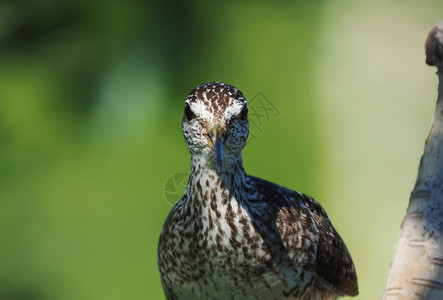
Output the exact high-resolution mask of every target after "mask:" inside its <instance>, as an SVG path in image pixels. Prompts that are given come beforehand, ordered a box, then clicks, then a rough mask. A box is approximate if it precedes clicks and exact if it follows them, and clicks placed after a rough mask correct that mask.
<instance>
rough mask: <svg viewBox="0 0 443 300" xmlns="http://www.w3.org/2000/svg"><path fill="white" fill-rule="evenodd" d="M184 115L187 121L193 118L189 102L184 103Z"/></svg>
mask: <svg viewBox="0 0 443 300" xmlns="http://www.w3.org/2000/svg"><path fill="white" fill-rule="evenodd" d="M185 117H186V120H188V121H191V120H192V119H194V118H195V117H196V116H195V114H194V112H193V111H192V109H191V106H190V105H189V103H186V104H185Z"/></svg>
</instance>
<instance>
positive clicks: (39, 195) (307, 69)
mask: <svg viewBox="0 0 443 300" xmlns="http://www.w3.org/2000/svg"><path fill="white" fill-rule="evenodd" d="M442 10H443V2H441V1H440V0H438V1H437V0H435V1H412V0H406V1H381V0H378V1H350V0H349V1H340V0H339V1H244V2H234V1H226V2H224V3H222V2H221V1H219V2H213V1H208V2H204V1H194V0H191V1H170V2H162V1H135V0H131V1H123V0H112V1H85V0H78V1H56V0H39V1H31V0H14V1H2V2H0V299H15V300H40V299H64V300H69V299H76V300H77V299H163V292H162V288H161V284H160V281H159V275H158V271H157V262H156V255H157V254H156V252H157V249H156V248H157V240H158V236H159V233H160V230H161V227H162V225H163V222H164V220H165V218H166V216H167V214H168V212H169V210H170V209H171V204H170V203H169V201H168V200H167V198H166V196H165V191H166V192H167V191H169V192H171V191H172V192H176V193H180V191H182V190H183V184H179V182H176V184H179V186H178V187H177V191H175V187H174V186H172V187H171V185H170V184H171V178H173V176H174V175H177V174H178V175H180V174H186V173H187V172H188V168H189V155H188V153H187V151H186V148H185V143H184V141H183V137H182V134H181V128H180V122H181V117H182V112H183V102H184V99H185V97H186V95H187V93H188V92H189V91H190V90H191V89H192V88H193V87H194V86H195V85H197V84H200V83H203V82H207V81H215V80H217V81H224V82H227V83H230V84H233V85H235V86H237V87H238V88H240V89H241V90H242V91H243V92H244V94H245V96H246V97H247V98H251V97H254V95H257V93H262V94H261V95H263V96H264V97H265V98H264V99H266V100H267V101H269V102H268V103H271V104H272V105H273V106H274V107H275V108H276V109H277V110H278V112H279V114H278V115H276V114H273V115H270V116H267V117H264V118H261V119H260V122H261V121H262V122H261V123H260V124H259V126H258V127H254V126H252V127H251V130H252V132H253V133H254V139H253V140H251V142H249V143H248V145H247V147H246V149H245V151H244V161H245V167H246V170H247V171H248V172H249V173H250V174H253V175H256V176H259V177H264V178H266V179H268V180H271V181H274V182H277V183H279V184H282V185H285V186H287V187H289V188H292V189H297V190H300V191H303V192H305V193H307V194H310V195H312V196H314V197H315V198H316V199H317V200H318V201H319V202H320V203H321V204H322V205H323V206H324V207H325V208H326V210H327V211H328V213H329V215H330V217H331V219H332V221H333V223H334V224H335V226H336V228H337V229H338V231H339V232H340V233H341V235H342V237H343V238H344V240H345V241H346V243H347V245H348V247H349V249H350V251H351V253H352V255H353V258H354V261H355V264H356V267H357V272H358V276H359V283H360V295H359V296H358V297H357V299H368V300H369V299H377V298H379V297H380V296H381V294H382V291H383V287H384V284H385V280H386V276H387V273H388V269H389V263H390V261H391V259H392V256H393V253H394V250H395V245H396V242H397V237H398V234H399V229H400V223H401V220H402V217H403V215H404V213H405V210H406V207H407V204H408V199H409V193H410V191H411V190H412V188H413V185H414V182H415V177H416V173H417V167H418V162H419V159H420V156H421V154H422V150H423V145H424V140H425V138H426V136H427V132H428V126H429V122H430V120H431V117H432V114H433V108H434V102H435V99H436V95H437V93H436V88H437V77H436V76H435V70H434V69H431V68H429V67H427V66H426V65H425V64H424V49H423V41H424V39H425V36H426V34H427V31H428V29H429V28H430V27H431V26H433V25H434V24H435V23H436V22H437V20H439V19H440V18H442V15H441V12H442ZM256 103H257V102H256ZM256 121H258V119H257V120H256ZM177 178H178V177H176V179H177ZM168 182H169V185H168V184H167V183H168ZM171 189H172V190H171Z"/></svg>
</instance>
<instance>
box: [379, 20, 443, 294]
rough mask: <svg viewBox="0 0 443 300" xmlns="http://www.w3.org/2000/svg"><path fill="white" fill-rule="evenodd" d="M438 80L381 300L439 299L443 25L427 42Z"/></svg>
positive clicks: (442, 285) (442, 279)
mask: <svg viewBox="0 0 443 300" xmlns="http://www.w3.org/2000/svg"><path fill="white" fill-rule="evenodd" d="M425 50H426V63H427V64H429V65H432V66H436V67H437V69H438V72H437V74H438V75H439V87H438V98H437V106H436V108H435V113H434V118H433V120H432V125H431V129H430V132H429V136H428V138H427V140H426V143H425V149H424V154H423V156H422V158H421V161H420V167H419V170H418V176H417V181H416V183H415V187H414V190H413V191H412V193H411V198H410V201H409V207H408V210H407V213H406V216H405V218H404V220H403V224H402V227H401V234H400V239H399V241H398V245H397V250H396V253H395V256H394V259H393V261H392V264H391V269H390V271H389V276H388V281H387V285H386V289H385V291H384V293H383V299H385V300H394V299H412V300H414V299H426V300H430V299H432V300H434V299H435V300H442V299H443V22H440V23H439V24H438V25H437V26H435V27H433V28H432V29H431V30H430V31H429V34H428V37H427V39H426V42H425Z"/></svg>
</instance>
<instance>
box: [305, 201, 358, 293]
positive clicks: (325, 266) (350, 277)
mask: <svg viewBox="0 0 443 300" xmlns="http://www.w3.org/2000/svg"><path fill="white" fill-rule="evenodd" d="M297 195H299V196H300V199H301V200H302V201H303V203H304V205H306V206H307V207H308V209H309V211H310V212H311V214H312V216H313V218H314V220H315V224H316V226H317V228H318V231H319V239H318V248H317V262H316V265H315V266H316V272H317V274H318V275H319V278H320V280H322V281H323V283H324V284H326V285H327V286H329V288H331V289H333V290H334V291H335V292H336V293H337V294H339V295H341V296H344V295H350V296H355V295H357V294H358V284H357V275H356V272H355V267H354V263H353V262H352V258H351V255H350V253H349V250H348V248H347V247H346V245H345V243H344V242H343V240H342V238H341V237H340V235H339V234H338V232H337V231H336V230H335V228H334V226H333V225H332V223H331V221H330V220H329V218H328V215H327V214H326V212H325V210H324V209H323V208H322V207H321V206H320V204H319V203H318V202H317V201H315V200H314V199H313V198H311V197H309V196H306V195H304V194H298V193H297Z"/></svg>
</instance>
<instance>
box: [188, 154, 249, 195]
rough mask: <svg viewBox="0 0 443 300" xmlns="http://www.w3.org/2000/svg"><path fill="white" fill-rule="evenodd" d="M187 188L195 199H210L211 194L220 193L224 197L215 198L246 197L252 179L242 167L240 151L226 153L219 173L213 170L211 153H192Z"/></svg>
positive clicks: (213, 163) (213, 164)
mask: <svg viewBox="0 0 443 300" xmlns="http://www.w3.org/2000/svg"><path fill="white" fill-rule="evenodd" d="M187 188H188V189H192V191H193V195H197V198H199V199H196V200H200V201H208V200H209V201H211V200H210V199H211V195H213V194H214V193H222V194H224V195H225V196H224V197H217V199H222V198H226V197H227V196H228V195H229V198H235V199H237V200H242V199H246V198H248V197H249V196H250V195H251V194H252V193H253V190H254V186H253V183H252V180H251V179H250V178H249V176H248V175H247V174H246V171H245V169H244V168H243V160H242V155H241V153H238V154H232V155H230V154H226V153H225V157H224V161H223V170H222V173H221V174H220V175H219V174H217V172H216V170H215V162H214V159H213V157H212V156H211V155H193V156H192V157H191V174H190V176H189V182H188V187H187Z"/></svg>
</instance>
